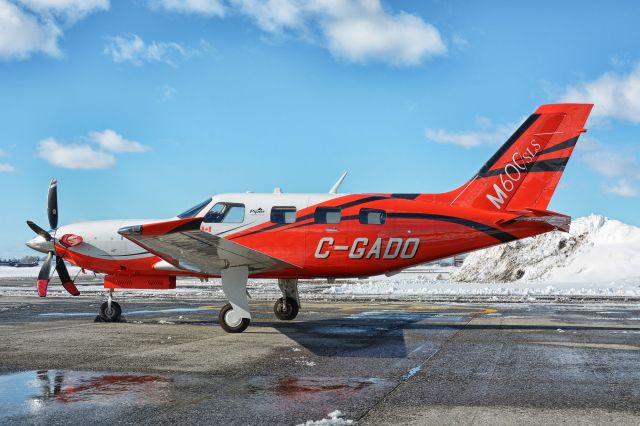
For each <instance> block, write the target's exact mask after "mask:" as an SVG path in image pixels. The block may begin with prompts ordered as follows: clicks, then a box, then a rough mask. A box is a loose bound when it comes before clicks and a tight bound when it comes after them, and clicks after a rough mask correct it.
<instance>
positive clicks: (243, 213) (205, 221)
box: [202, 201, 247, 223]
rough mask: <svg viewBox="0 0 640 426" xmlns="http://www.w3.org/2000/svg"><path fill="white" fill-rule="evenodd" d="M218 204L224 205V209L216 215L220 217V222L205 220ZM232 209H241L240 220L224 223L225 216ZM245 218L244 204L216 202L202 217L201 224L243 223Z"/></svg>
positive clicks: (245, 208) (245, 209) (245, 207)
mask: <svg viewBox="0 0 640 426" xmlns="http://www.w3.org/2000/svg"><path fill="white" fill-rule="evenodd" d="M218 204H222V205H224V209H223V210H222V211H221V212H220V213H218V214H220V215H222V219H221V220H216V221H209V220H207V216H208V215H209V213H210V212H211V210H213V209H214V208H215V207H216V206H217V205H218ZM233 207H242V220H240V221H239V222H238V221H233V222H225V219H226V217H227V215H228V214H229V211H230V210H231V208H233ZM246 216H247V206H246V205H244V203H233V202H226V201H218V202H217V203H215V204H214V205H213V206H212V207H211V208H210V209H209V211H208V212H207V213H206V214H205V215H204V218H203V219H202V222H203V223H244V219H245V217H246Z"/></svg>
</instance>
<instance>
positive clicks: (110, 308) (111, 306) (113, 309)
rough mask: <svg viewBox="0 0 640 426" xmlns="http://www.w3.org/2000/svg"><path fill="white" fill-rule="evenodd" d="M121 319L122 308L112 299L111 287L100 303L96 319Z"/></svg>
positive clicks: (113, 320)
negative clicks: (105, 299)
mask: <svg viewBox="0 0 640 426" xmlns="http://www.w3.org/2000/svg"><path fill="white" fill-rule="evenodd" d="M121 320H122V308H121V307H120V304H119V303H118V302H116V301H114V300H113V289H111V288H110V289H109V291H108V292H107V301H106V302H104V303H103V304H102V305H100V314H99V315H98V317H97V318H96V321H104V322H120V321H121Z"/></svg>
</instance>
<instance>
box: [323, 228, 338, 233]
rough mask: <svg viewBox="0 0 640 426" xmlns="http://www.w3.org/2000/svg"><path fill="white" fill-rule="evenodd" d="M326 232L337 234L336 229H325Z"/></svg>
mask: <svg viewBox="0 0 640 426" xmlns="http://www.w3.org/2000/svg"><path fill="white" fill-rule="evenodd" d="M324 230H325V231H326V232H338V228H325V229H324Z"/></svg>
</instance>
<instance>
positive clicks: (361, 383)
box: [0, 370, 394, 424]
mask: <svg viewBox="0 0 640 426" xmlns="http://www.w3.org/2000/svg"><path fill="white" fill-rule="evenodd" d="M393 384H394V382H392V381H388V380H385V379H380V378H336V377H272V376H253V377H245V378H229V377H224V376H216V375H214V376H203V375H187V374H174V375H168V374H138V373H113V372H93V371H75V370H37V371H25V372H19V373H9V374H5V375H1V376H0V423H2V424H7V423H12V422H16V423H22V422H32V421H34V422H46V423H48V422H49V420H50V419H51V420H55V419H58V418H59V416H61V415H63V414H64V415H68V414H69V413H71V414H72V416H73V417H72V418H75V419H82V418H83V416H85V415H88V413H93V412H94V411H95V410H96V409H100V408H102V409H104V408H105V407H111V411H112V413H111V415H113V414H120V412H121V411H123V410H131V409H132V408H133V409H135V410H145V409H146V410H148V409H152V410H153V412H154V413H156V414H158V413H159V412H161V411H162V410H171V407H176V408H177V407H184V406H187V407H188V406H190V405H197V404H201V403H203V402H204V403H206V401H207V400H210V401H211V402H213V401H215V402H216V403H220V402H223V403H226V404H229V405H230V406H242V405H243V404H246V405H248V406H250V407H251V408H250V411H253V412H257V413H260V412H264V413H265V415H268V414H269V413H275V414H276V415H277V414H278V413H281V414H282V413H285V412H286V413H287V416H291V415H302V414H303V413H305V412H308V411H309V410H310V408H312V409H313V411H318V412H319V413H324V412H330V411H332V409H333V408H335V407H336V406H339V405H341V404H343V403H344V402H345V401H348V400H352V399H354V398H355V399H367V398H370V397H371V396H372V395H373V394H375V393H376V392H379V391H382V390H383V389H385V388H389V387H391V386H393ZM83 413H84V414H83Z"/></svg>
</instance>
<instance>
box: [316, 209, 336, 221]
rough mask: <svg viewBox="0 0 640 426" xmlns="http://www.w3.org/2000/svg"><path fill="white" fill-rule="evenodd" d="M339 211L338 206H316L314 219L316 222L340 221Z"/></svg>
mask: <svg viewBox="0 0 640 426" xmlns="http://www.w3.org/2000/svg"><path fill="white" fill-rule="evenodd" d="M341 211H342V210H341V209H340V208H339V207H318V208H317V209H316V212H315V214H314V215H313V216H314V220H315V222H316V223H340V215H341Z"/></svg>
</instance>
